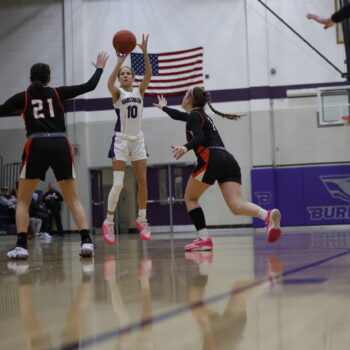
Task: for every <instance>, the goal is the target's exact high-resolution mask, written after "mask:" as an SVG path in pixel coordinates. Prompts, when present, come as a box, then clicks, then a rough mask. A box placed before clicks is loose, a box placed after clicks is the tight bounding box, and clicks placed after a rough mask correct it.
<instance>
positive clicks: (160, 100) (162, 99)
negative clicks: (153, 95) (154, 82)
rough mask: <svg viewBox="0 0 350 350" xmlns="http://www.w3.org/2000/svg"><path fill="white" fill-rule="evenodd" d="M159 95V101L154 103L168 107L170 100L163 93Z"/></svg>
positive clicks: (154, 104)
mask: <svg viewBox="0 0 350 350" xmlns="http://www.w3.org/2000/svg"><path fill="white" fill-rule="evenodd" d="M157 97H158V103H153V106H154V107H157V108H159V109H162V108H163V107H166V106H167V105H168V101H167V100H166V98H165V97H164V96H163V95H158V96H157Z"/></svg>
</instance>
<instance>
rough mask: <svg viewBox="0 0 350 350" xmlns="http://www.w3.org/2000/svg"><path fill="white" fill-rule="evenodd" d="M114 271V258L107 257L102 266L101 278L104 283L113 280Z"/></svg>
mask: <svg viewBox="0 0 350 350" xmlns="http://www.w3.org/2000/svg"><path fill="white" fill-rule="evenodd" d="M115 271H116V258H115V256H109V257H108V258H106V260H105V262H104V264H103V276H104V278H105V280H106V281H109V280H111V279H113V278H115Z"/></svg>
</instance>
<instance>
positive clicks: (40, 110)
mask: <svg viewBox="0 0 350 350" xmlns="http://www.w3.org/2000/svg"><path fill="white" fill-rule="evenodd" d="M44 103H47V104H48V106H49V113H50V118H55V112H54V109H53V102H52V98H47V99H46V100H40V99H34V100H32V107H33V114H34V118H35V119H42V118H45V114H44Z"/></svg>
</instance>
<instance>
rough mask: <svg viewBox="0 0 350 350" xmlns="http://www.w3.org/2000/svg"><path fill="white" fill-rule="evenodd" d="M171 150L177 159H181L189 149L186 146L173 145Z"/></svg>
mask: <svg viewBox="0 0 350 350" xmlns="http://www.w3.org/2000/svg"><path fill="white" fill-rule="evenodd" d="M171 150H172V152H173V156H174V158H175V159H180V158H181V157H182V156H183V155H185V154H186V153H187V151H188V149H187V148H186V147H185V146H171Z"/></svg>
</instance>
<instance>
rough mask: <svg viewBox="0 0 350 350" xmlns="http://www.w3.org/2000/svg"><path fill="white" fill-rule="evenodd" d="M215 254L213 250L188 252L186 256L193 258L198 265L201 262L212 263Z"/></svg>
mask: <svg viewBox="0 0 350 350" xmlns="http://www.w3.org/2000/svg"><path fill="white" fill-rule="evenodd" d="M213 257H214V254H213V252H211V251H207V252H194V253H192V252H186V253H185V258H186V259H189V260H193V261H194V262H196V263H197V264H198V265H201V264H211V263H212V262H213Z"/></svg>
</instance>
